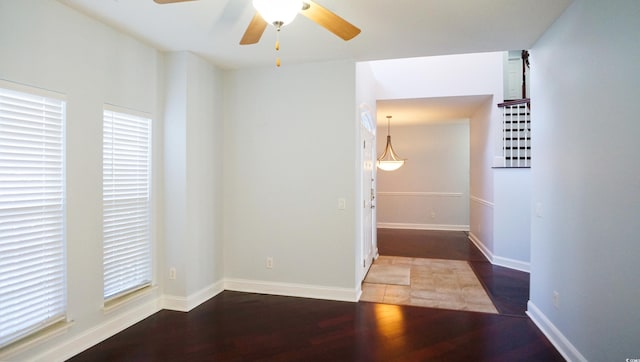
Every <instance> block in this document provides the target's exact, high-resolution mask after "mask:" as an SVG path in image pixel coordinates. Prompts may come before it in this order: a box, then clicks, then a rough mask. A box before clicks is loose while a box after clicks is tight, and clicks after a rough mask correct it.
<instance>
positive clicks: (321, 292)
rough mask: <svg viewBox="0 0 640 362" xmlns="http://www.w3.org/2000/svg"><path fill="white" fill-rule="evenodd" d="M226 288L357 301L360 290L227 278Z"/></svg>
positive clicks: (225, 281)
mask: <svg viewBox="0 0 640 362" xmlns="http://www.w3.org/2000/svg"><path fill="white" fill-rule="evenodd" d="M224 289H225V290H233V291H237V292H247V293H262V294H272V295H284V296H288V297H302V298H314V299H326V300H337V301H342V302H357V301H358V299H359V298H360V291H359V290H357V289H355V288H354V289H349V288H336V287H325V286H319V285H309V284H295V283H279V282H269V281H264V280H246V279H233V278H229V279H225V280H224Z"/></svg>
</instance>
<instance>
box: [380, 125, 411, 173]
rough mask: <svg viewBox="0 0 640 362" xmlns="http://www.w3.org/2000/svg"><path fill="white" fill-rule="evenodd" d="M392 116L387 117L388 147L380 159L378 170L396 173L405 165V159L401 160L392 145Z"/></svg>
mask: <svg viewBox="0 0 640 362" xmlns="http://www.w3.org/2000/svg"><path fill="white" fill-rule="evenodd" d="M390 121H391V116H387V146H386V147H385V148H384V152H383V153H382V155H380V157H378V162H377V163H378V168H379V169H381V170H383V171H394V170H397V169H399V168H400V167H402V165H404V161H406V160H405V159H402V158H400V156H398V154H397V153H396V152H395V151H394V150H393V146H392V145H391V131H390V128H391V126H390V125H389V124H390Z"/></svg>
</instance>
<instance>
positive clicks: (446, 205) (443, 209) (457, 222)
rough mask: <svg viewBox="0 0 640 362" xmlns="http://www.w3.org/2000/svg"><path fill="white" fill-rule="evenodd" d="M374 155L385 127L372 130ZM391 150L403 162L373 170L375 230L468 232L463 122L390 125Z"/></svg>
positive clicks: (466, 133)
mask: <svg viewBox="0 0 640 362" xmlns="http://www.w3.org/2000/svg"><path fill="white" fill-rule="evenodd" d="M377 134H378V137H377V143H378V144H377V148H378V150H379V152H378V153H381V152H383V151H384V147H385V145H386V135H387V127H386V125H385V126H383V127H379V128H378V132H377ZM391 141H392V144H393V146H394V149H395V151H396V152H397V153H398V154H399V155H400V157H402V158H406V159H407V160H408V161H407V162H406V163H405V164H404V166H402V167H401V168H399V169H398V170H396V171H393V172H385V171H380V170H379V171H378V207H377V210H378V227H391V228H407V229H425V230H468V229H469V121H468V120H459V121H443V122H433V123H430V124H421V125H398V126H393V125H392V127H391Z"/></svg>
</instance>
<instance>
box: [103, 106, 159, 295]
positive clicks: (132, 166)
mask: <svg viewBox="0 0 640 362" xmlns="http://www.w3.org/2000/svg"><path fill="white" fill-rule="evenodd" d="M103 124H104V126H103V127H104V128H103V242H104V244H103V248H104V250H103V264H104V299H105V300H109V299H113V298H116V297H118V296H120V295H123V294H125V293H127V292H129V291H132V290H135V289H137V288H140V287H143V286H145V285H148V284H150V283H151V240H150V220H151V217H150V178H151V120H150V119H148V118H144V117H139V116H137V115H132V114H126V113H120V112H116V111H113V110H110V109H105V110H104V123H103Z"/></svg>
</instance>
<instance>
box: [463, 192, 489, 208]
mask: <svg viewBox="0 0 640 362" xmlns="http://www.w3.org/2000/svg"><path fill="white" fill-rule="evenodd" d="M469 200H471V201H473V202H475V203H478V204H482V205H484V206H488V207H491V208H493V206H494V205H495V204H494V203H493V202H491V201H487V200H485V199H482V198H480V197H477V196H473V195H471V196H469Z"/></svg>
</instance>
